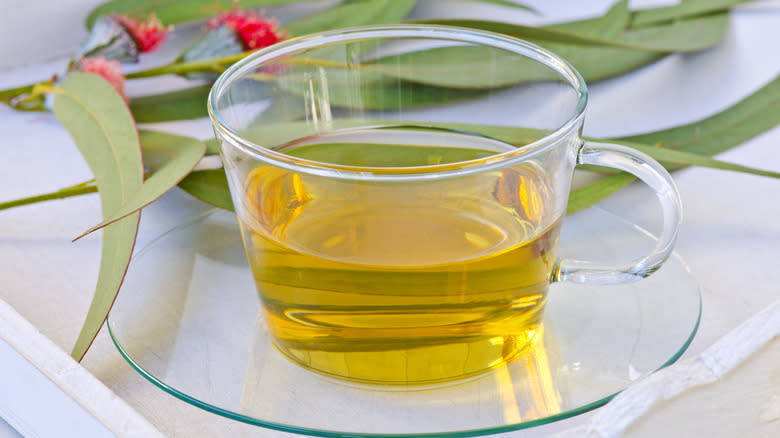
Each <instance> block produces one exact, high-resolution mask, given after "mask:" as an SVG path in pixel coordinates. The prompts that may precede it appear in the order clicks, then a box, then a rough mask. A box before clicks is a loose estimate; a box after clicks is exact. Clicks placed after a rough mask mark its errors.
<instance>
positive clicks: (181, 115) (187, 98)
mask: <svg viewBox="0 0 780 438" xmlns="http://www.w3.org/2000/svg"><path fill="white" fill-rule="evenodd" d="M209 90H211V85H199V86H196V87H191V88H185V89H182V90H176V91H171V92H168V93H161V94H154V95H150V96H142V97H134V98H133V99H132V100H130V111H131V112H132V113H133V117H135V120H136V122H138V123H157V122H169V121H172V120H182V119H199V118H201V117H208V111H207V110H206V100H207V99H208V96H209Z"/></svg>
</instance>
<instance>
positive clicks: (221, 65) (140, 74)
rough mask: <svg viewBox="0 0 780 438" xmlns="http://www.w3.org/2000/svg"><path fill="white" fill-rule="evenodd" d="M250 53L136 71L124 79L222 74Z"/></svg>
mask: <svg viewBox="0 0 780 438" xmlns="http://www.w3.org/2000/svg"><path fill="white" fill-rule="evenodd" d="M250 53H252V52H241V53H236V54H233V55H228V56H221V57H219V58H210V59H204V60H201V61H191V62H172V63H170V64H167V65H163V66H160V67H154V68H150V69H148V70H142V71H137V72H134V73H128V74H127V75H126V76H125V77H126V78H127V79H139V78H149V77H154V76H162V75H180V74H186V73H197V72H209V71H212V72H213V71H215V72H222V70H224V69H225V67H227V66H229V65H231V64H233V63H235V62H237V61H239V60H241V59H242V58H244V57H245V56H247V55H249V54H250Z"/></svg>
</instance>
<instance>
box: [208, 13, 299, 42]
mask: <svg viewBox="0 0 780 438" xmlns="http://www.w3.org/2000/svg"><path fill="white" fill-rule="evenodd" d="M207 25H208V28H209V29H211V30H214V29H216V28H218V27H219V26H222V25H225V26H227V27H229V28H230V29H232V30H233V31H234V32H236V34H238V36H239V37H240V38H241V41H242V43H243V46H244V49H245V50H255V49H260V48H263V47H268V46H270V45H272V44H276V43H278V42H279V41H282V40H284V39H287V38H288V35H287V33H286V32H284V31H283V30H281V29H279V28H278V27H277V26H278V24H277V23H276V20H274V19H268V18H264V16H263V13H262V12H252V11H245V10H241V9H238V8H237V7H234V8H233V9H232V10H230V11H228V12H224V13H222V14H220V15H218V16H216V17H214V18H212V19H211V20H209V21H208V24H207Z"/></svg>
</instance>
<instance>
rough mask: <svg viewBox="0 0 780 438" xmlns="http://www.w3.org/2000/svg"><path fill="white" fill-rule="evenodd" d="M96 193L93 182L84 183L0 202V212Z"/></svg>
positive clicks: (96, 189)
mask: <svg viewBox="0 0 780 438" xmlns="http://www.w3.org/2000/svg"><path fill="white" fill-rule="evenodd" d="M97 191H98V188H97V185H95V180H94V179H91V180H89V181H84V182H82V183H78V184H76V185H72V186H69V187H65V188H62V189H60V190H57V191H56V192H51V193H45V194H42V195H36V196H30V197H27V198H21V199H14V200H12V201H5V202H0V210H5V209H8V208H13V207H19V206H22V205H28V204H34V203H36V202H43V201H51V200H53V199H64V198H70V197H73V196H79V195H87V194H89V193H95V192H97Z"/></svg>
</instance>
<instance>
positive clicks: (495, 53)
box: [364, 1, 728, 88]
mask: <svg viewBox="0 0 780 438" xmlns="http://www.w3.org/2000/svg"><path fill="white" fill-rule="evenodd" d="M627 20H628V8H627V3H626V2H625V1H622V2H620V3H618V4H617V5H615V6H614V7H613V8H612V9H611V10H610V11H609V12H608V13H607V14H606V15H605V16H604V17H600V18H597V19H592V20H587V21H583V22H573V24H569V25H567V24H566V23H564V24H560V25H557V26H558V28H562V29H567V30H569V31H577V32H578V35H580V37H588V38H590V37H599V38H619V39H620V40H621V41H622V42H624V43H626V44H627V45H634V44H637V45H642V44H647V45H656V46H657V47H658V48H660V47H664V48H665V50H670V51H677V50H680V51H685V50H699V49H701V48H705V47H709V46H711V45H714V44H717V42H718V41H720V40H721V39H722V38H723V36H724V35H725V32H726V29H727V23H728V21H727V20H728V15H727V14H725V13H723V14H716V15H712V16H708V17H703V18H697V19H694V20H687V21H681V22H675V23H672V24H668V25H663V26H656V27H647V28H644V29H640V30H630V31H625V32H622V31H621V29H622V28H624V27H625V25H626V24H627ZM480 23H481V24H480V25H482V24H484V23H489V22H480ZM609 23H613V24H609ZM461 24H470V25H474V24H475V22H468V23H461ZM500 25H501V27H504V28H506V27H511V28H512V29H514V28H516V26H515V25H508V24H504V23H500ZM522 29H536V28H527V27H522ZM488 30H494V31H495V30H499V29H495V28H490V29H488ZM504 30H505V31H507V32H508V31H509V30H507V29H504ZM534 32H535V30H534ZM616 35H618V36H617V37H616ZM515 36H523V35H522V34H521V35H515ZM578 38H579V37H578ZM535 42H537V43H540V44H543V45H544V46H545V47H546V48H548V49H550V50H551V51H553V52H555V53H557V54H559V55H560V56H561V57H563V58H564V59H567V60H568V61H569V62H571V63H572V65H574V67H575V68H577V70H578V71H579V72H580V74H582V76H583V77H584V78H585V79H586V80H587V81H594V80H598V79H604V78H607V77H611V76H614V75H617V74H620V73H623V72H626V71H629V70H633V69H636V68H638V67H641V66H642V65H645V64H648V63H650V62H652V61H655V60H657V59H659V58H660V57H662V56H664V53H662V52H656V51H647V50H636V49H626V48H615V47H594V46H581V45H574V44H561V43H556V42H548V41H535ZM364 69H365V70H366V71H370V72H379V73H382V74H385V75H394V76H397V77H401V78H403V79H405V80H407V81H412V82H417V83H422V84H427V85H438V86H445V87H450V88H495V87H502V86H508V85H513V84H519V83H522V82H527V81H540V80H553V79H555V78H557V77H558V75H557V73H556V72H554V71H553V70H552V69H550V68H548V67H546V66H544V65H542V64H540V63H538V62H535V61H533V60H530V59H528V58H523V57H519V56H516V55H513V54H510V53H507V52H506V51H501V50H498V49H496V50H485V49H484V48H481V47H473V46H449V47H438V48H433V49H426V50H419V51H412V52H407V53H403V54H400V55H394V56H389V57H385V58H380V59H377V60H374V61H372V62H371V63H368V64H364Z"/></svg>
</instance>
